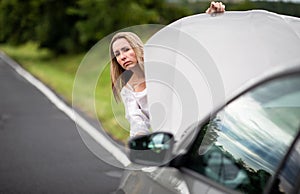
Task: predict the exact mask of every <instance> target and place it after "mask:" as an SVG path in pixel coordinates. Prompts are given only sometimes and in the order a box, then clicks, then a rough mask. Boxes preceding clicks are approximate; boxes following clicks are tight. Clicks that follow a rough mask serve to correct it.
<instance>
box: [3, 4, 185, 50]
mask: <svg viewBox="0 0 300 194" xmlns="http://www.w3.org/2000/svg"><path fill="white" fill-rule="evenodd" d="M188 14H189V12H188V11H187V9H186V8H181V7H180V6H178V5H176V4H172V5H171V4H169V3H167V2H166V1H163V0H144V1H139V0H123V1H117V0H76V1H74V0H64V1H61V0H28V1H22V0H0V42H2V43H9V44H15V45H18V44H23V43H26V42H28V41H35V42H37V43H38V44H39V46H40V47H42V48H48V49H50V50H52V51H53V52H54V53H55V54H63V53H78V52H82V51H87V50H88V49H90V48H91V46H93V45H94V44H95V43H96V42H97V41H99V40H100V39H101V38H103V37H104V36H106V35H108V34H110V33H112V32H114V31H116V30H120V29H122V28H125V27H129V26H133V25H139V24H153V23H155V24H167V23H169V22H170V21H173V20H175V19H178V18H180V17H182V16H185V15H188Z"/></svg>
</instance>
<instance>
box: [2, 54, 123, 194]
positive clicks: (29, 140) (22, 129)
mask: <svg viewBox="0 0 300 194" xmlns="http://www.w3.org/2000/svg"><path fill="white" fill-rule="evenodd" d="M97 149H98V152H101V153H102V155H105V156H107V157H111V158H110V160H111V159H112V158H113V157H112V156H111V154H110V153H109V152H107V151H106V150H105V149H102V148H101V147H99V146H98V148H97ZM116 162H117V161H116ZM122 172H123V170H122V169H121V168H117V167H115V166H112V165H109V164H107V162H104V161H103V160H101V159H99V157H96V156H95V155H94V153H93V152H91V151H90V149H88V147H87V146H86V144H85V143H84V142H83V140H82V138H81V136H80V134H79V132H78V130H77V128H76V126H75V123H74V122H73V121H72V120H71V119H70V118H69V117H67V116H66V115H65V114H64V113H62V112H61V111H60V110H58V109H57V108H56V106H54V105H53V104H52V103H51V102H50V101H49V100H48V99H47V98H46V97H45V96H44V95H43V94H42V93H41V92H40V91H38V90H37V89H36V88H35V87H34V86H32V85H31V84H30V83H28V82H27V81H26V80H25V79H23V78H22V77H21V76H20V75H19V74H17V73H16V72H15V71H14V70H13V69H12V68H11V67H10V66H9V65H8V64H6V63H5V62H4V61H3V60H1V59H0V193H1V194H2V193H113V192H114V191H115V189H116V188H117V187H118V185H119V182H120V177H121V175H122Z"/></svg>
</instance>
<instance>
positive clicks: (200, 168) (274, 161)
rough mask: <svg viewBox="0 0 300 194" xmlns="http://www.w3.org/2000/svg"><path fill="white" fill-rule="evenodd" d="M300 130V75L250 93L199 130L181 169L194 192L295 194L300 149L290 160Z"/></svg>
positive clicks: (266, 83)
mask: <svg viewBox="0 0 300 194" xmlns="http://www.w3.org/2000/svg"><path fill="white" fill-rule="evenodd" d="M299 126H300V74H299V72H298V73H289V74H285V75H281V76H276V78H275V77H274V78H272V79H268V80H266V81H264V82H263V83H262V84H260V85H257V86H255V87H253V88H251V89H250V90H249V91H248V92H245V93H244V94H242V95H240V96H239V97H238V98H236V99H234V100H232V101H231V102H230V103H229V104H228V105H226V106H225V107H224V108H222V109H221V110H220V111H218V112H217V113H216V114H214V116H212V117H211V118H210V119H209V120H208V121H207V122H204V123H202V124H200V128H201V129H200V131H199V133H198V135H197V138H196V139H195V140H194V142H193V145H192V146H191V147H190V149H189V151H188V153H187V154H186V155H185V156H184V157H183V159H181V164H180V165H179V166H180V167H179V168H180V170H181V171H182V172H183V175H184V179H185V180H186V183H187V185H188V187H189V190H190V192H191V193H197V192H198V191H199V190H200V189H202V190H203V187H204V186H205V187H206V192H205V193H234V192H238V193H240V192H241V193H253V194H258V193H264V192H268V191H269V192H270V193H293V192H294V188H295V187H298V189H299V168H300V157H299V143H297V144H296V145H295V149H294V152H292V154H291V157H286V154H288V153H289V150H290V148H291V146H292V145H293V144H294V143H293V142H295V139H296V137H297V135H298V133H299ZM198 127H199V126H198ZM177 162H178V161H177ZM179 163H180V162H179ZM281 164H284V165H283V167H282V169H281V171H280V173H279V174H278V175H277V171H278V168H279V167H280V166H282V165H281ZM274 177H278V180H277V182H276V184H275V183H274V180H276V179H274ZM279 180H280V181H279ZM291 181H292V182H291ZM270 187H272V190H271V191H270V190H268V189H267V188H270ZM298 193H299V192H298Z"/></svg>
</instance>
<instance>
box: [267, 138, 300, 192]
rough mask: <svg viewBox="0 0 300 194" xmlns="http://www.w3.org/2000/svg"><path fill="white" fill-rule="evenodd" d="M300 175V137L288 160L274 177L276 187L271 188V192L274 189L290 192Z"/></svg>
mask: <svg viewBox="0 0 300 194" xmlns="http://www.w3.org/2000/svg"><path fill="white" fill-rule="evenodd" d="M299 176H300V139H298V141H297V143H296V145H295V147H294V148H293V150H292V152H291V154H290V156H289V157H288V160H287V161H286V163H285V164H284V167H283V169H282V170H281V172H280V174H279V177H277V178H276V180H277V181H278V187H276V186H277V185H276V186H275V187H274V188H273V189H272V193H274V192H275V191H276V190H280V191H283V192H284V193H291V192H292V189H293V188H295V186H296V184H297V182H296V181H297V180H298V178H299Z"/></svg>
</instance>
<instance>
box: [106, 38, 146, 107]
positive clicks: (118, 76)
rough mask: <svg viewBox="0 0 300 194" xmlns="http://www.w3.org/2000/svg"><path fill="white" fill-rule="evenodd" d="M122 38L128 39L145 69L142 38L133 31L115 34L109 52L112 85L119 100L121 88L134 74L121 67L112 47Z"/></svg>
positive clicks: (142, 67) (140, 64)
mask: <svg viewBox="0 0 300 194" xmlns="http://www.w3.org/2000/svg"><path fill="white" fill-rule="evenodd" d="M121 38H124V39H126V40H127V41H128V43H129V44H130V46H131V47H132V49H133V50H134V52H135V55H136V58H137V62H138V65H139V66H140V68H141V69H142V70H143V71H144V44H143V42H142V41H141V39H140V38H139V37H138V36H137V35H136V34H134V33H132V32H119V33H117V34H115V35H114V36H113V38H112V40H111V42H110V46H109V52H110V79H111V87H112V91H113V94H114V97H115V100H116V101H117V102H119V101H120V92H121V89H122V88H123V87H124V86H125V85H126V83H127V82H128V80H129V79H130V77H131V75H132V72H131V71H125V69H123V68H122V67H121V65H120V64H119V63H118V61H117V59H116V56H115V54H114V52H113V49H112V46H113V44H114V42H115V41H116V40H118V39H121Z"/></svg>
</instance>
